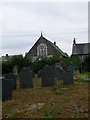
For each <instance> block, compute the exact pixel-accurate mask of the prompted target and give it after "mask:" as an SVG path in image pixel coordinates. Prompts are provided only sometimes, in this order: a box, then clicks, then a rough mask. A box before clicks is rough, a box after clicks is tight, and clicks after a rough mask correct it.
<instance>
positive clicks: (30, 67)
mask: <svg viewBox="0 0 90 120" xmlns="http://www.w3.org/2000/svg"><path fill="white" fill-rule="evenodd" d="M27 68H28V69H29V70H30V71H32V75H33V77H34V70H33V67H32V66H29V67H27Z"/></svg>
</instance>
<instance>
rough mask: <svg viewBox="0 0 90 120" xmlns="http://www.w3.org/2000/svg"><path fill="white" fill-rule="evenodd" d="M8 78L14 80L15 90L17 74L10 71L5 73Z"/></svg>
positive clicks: (14, 87)
mask: <svg viewBox="0 0 90 120" xmlns="http://www.w3.org/2000/svg"><path fill="white" fill-rule="evenodd" d="M5 78H6V79H11V80H12V81H13V89H14V90H15V89H16V87H17V81H16V76H15V75H14V74H13V73H8V74H6V75H5Z"/></svg>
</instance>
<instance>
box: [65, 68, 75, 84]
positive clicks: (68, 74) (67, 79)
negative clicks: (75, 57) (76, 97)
mask: <svg viewBox="0 0 90 120" xmlns="http://www.w3.org/2000/svg"><path fill="white" fill-rule="evenodd" d="M63 83H64V85H71V84H74V79H73V70H72V69H67V70H66V71H65V75H64V81H63Z"/></svg>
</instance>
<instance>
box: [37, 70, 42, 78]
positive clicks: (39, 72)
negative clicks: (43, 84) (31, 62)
mask: <svg viewBox="0 0 90 120" xmlns="http://www.w3.org/2000/svg"><path fill="white" fill-rule="evenodd" d="M41 72H42V69H40V70H38V77H41Z"/></svg>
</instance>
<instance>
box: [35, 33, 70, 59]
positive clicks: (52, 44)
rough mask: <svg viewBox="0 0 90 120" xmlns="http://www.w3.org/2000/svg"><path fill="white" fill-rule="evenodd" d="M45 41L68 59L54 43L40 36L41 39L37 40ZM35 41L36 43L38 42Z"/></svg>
mask: <svg viewBox="0 0 90 120" xmlns="http://www.w3.org/2000/svg"><path fill="white" fill-rule="evenodd" d="M42 39H43V40H45V41H47V42H48V43H49V44H50V45H51V46H52V47H54V48H55V49H56V50H57V51H58V52H59V53H61V54H62V55H63V56H65V57H68V55H67V53H64V52H63V51H62V50H61V49H60V48H59V47H58V46H57V45H55V44H54V43H52V42H51V41H49V40H47V39H46V38H45V37H43V35H42V34H41V37H40V38H39V39H38V41H39V40H42ZM38 41H37V42H38Z"/></svg>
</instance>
